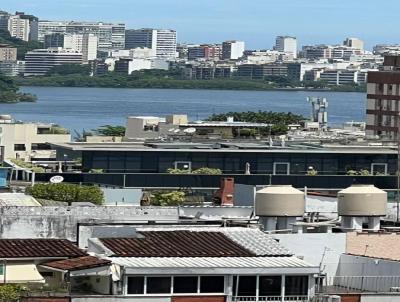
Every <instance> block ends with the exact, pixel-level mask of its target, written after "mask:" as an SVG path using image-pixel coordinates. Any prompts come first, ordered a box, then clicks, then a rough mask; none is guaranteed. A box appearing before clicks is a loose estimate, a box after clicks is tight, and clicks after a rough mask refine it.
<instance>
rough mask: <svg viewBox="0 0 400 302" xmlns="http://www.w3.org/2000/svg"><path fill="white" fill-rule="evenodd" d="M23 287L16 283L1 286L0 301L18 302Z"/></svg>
mask: <svg viewBox="0 0 400 302" xmlns="http://www.w3.org/2000/svg"><path fill="white" fill-rule="evenodd" d="M21 292H22V288H21V286H19V285H14V284H2V285H1V286H0V302H17V301H19V299H20V296H21Z"/></svg>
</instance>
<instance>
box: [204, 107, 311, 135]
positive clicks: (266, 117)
mask: <svg viewBox="0 0 400 302" xmlns="http://www.w3.org/2000/svg"><path fill="white" fill-rule="evenodd" d="M228 117H233V118H234V120H235V121H238V122H249V123H265V124H272V126H271V127H266V128H262V129H259V130H260V132H259V134H260V135H264V136H266V135H269V134H271V135H281V134H285V133H286V132H287V130H288V129H287V126H288V125H290V124H298V123H300V122H301V121H304V120H305V119H306V118H305V117H304V116H301V115H298V114H293V113H291V112H287V113H286V112H272V111H258V112H254V111H247V112H228V113H221V114H213V115H211V116H210V117H209V118H208V119H207V120H208V121H226V120H227V118H228ZM255 133H256V131H255V130H254V129H242V130H240V132H239V131H238V133H237V135H244V136H246V135H247V136H254V135H255Z"/></svg>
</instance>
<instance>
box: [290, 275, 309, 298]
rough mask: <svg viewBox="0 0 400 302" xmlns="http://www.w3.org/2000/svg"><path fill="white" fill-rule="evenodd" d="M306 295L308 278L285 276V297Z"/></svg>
mask: <svg viewBox="0 0 400 302" xmlns="http://www.w3.org/2000/svg"><path fill="white" fill-rule="evenodd" d="M307 294H308V276H286V278H285V295H286V296H297V295H307Z"/></svg>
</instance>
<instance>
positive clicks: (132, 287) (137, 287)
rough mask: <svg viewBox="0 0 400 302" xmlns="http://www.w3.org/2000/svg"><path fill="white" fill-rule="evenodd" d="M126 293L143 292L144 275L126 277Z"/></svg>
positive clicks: (135, 293)
mask: <svg viewBox="0 0 400 302" xmlns="http://www.w3.org/2000/svg"><path fill="white" fill-rule="evenodd" d="M128 294H129V295H141V294H144V277H128Z"/></svg>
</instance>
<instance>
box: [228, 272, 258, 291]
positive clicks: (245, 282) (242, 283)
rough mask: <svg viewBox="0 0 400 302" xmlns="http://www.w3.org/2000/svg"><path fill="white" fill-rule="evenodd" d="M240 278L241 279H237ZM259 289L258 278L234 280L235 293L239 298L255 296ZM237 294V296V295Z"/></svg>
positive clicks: (235, 278) (243, 277)
mask: <svg viewBox="0 0 400 302" xmlns="http://www.w3.org/2000/svg"><path fill="white" fill-rule="evenodd" d="M237 278H239V279H237ZM256 288H257V277H256V276H238V277H236V276H235V277H234V278H233V293H234V295H237V296H255V295H256ZM236 293H237V294H236Z"/></svg>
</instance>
